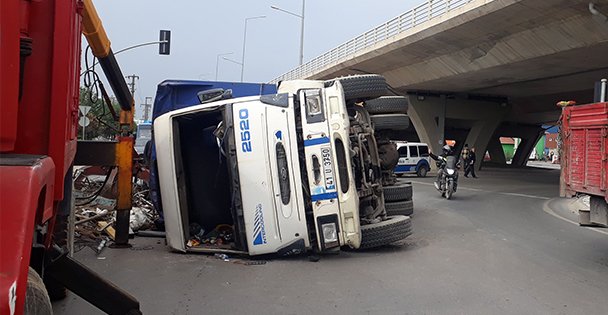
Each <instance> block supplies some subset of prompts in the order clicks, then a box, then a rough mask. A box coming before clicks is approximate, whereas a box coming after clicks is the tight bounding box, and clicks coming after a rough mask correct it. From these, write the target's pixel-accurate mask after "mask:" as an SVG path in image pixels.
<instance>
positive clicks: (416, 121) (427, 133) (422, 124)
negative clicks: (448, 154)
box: [407, 95, 445, 167]
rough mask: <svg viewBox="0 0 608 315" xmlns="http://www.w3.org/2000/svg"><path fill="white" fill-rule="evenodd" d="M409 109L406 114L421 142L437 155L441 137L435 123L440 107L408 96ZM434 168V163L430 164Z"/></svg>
mask: <svg viewBox="0 0 608 315" xmlns="http://www.w3.org/2000/svg"><path fill="white" fill-rule="evenodd" d="M409 103H410V104H409V107H408V110H407V114H408V115H409V117H410V121H411V122H412V125H414V128H415V129H416V133H417V134H418V137H419V138H420V141H421V142H424V143H427V144H428V145H429V147H430V149H431V151H433V153H435V154H437V153H438V152H441V147H442V145H440V144H439V142H440V141H441V136H440V135H439V133H438V132H437V131H438V129H439V126H438V124H437V122H436V121H435V119H436V118H438V117H439V116H440V106H439V103H438V102H431V101H429V100H427V99H422V98H421V99H420V100H419V99H417V98H416V95H410V96H409ZM444 117H445V115H444ZM431 164H432V165H433V166H432V167H434V163H431Z"/></svg>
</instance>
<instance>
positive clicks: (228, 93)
mask: <svg viewBox="0 0 608 315" xmlns="http://www.w3.org/2000/svg"><path fill="white" fill-rule="evenodd" d="M196 96H197V97H198V101H199V102H200V103H201V104H205V103H209V102H215V101H219V100H225V99H229V98H232V90H231V89H228V90H224V89H222V88H218V89H210V90H205V91H200V92H198V93H197V94H196Z"/></svg>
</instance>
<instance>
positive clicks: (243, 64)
mask: <svg viewBox="0 0 608 315" xmlns="http://www.w3.org/2000/svg"><path fill="white" fill-rule="evenodd" d="M263 18H266V16H265V15H260V16H254V17H248V18H245V32H244V34H243V55H242V56H241V82H243V75H244V74H245V45H246V43H247V21H249V20H255V19H263ZM224 59H226V58H224ZM227 60H230V59H227ZM231 61H232V60H231Z"/></svg>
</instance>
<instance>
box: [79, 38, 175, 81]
mask: <svg viewBox="0 0 608 315" xmlns="http://www.w3.org/2000/svg"><path fill="white" fill-rule="evenodd" d="M168 42H169V41H167V40H158V41H153V42H147V43H142V44H137V45H133V46H129V47H126V48H123V49H121V50H119V51H117V52H115V53H114V56H116V55H118V54H120V53H121V52H125V51H129V50H131V49H135V48H138V47H142V46H149V45H157V44H166V43H168ZM95 59H96V60H95V61H94V62H93V64H92V65H91V66H89V68H88V69H85V71H83V72H82V73H81V74H80V75H84V74H85V73H86V72H87V71H89V70H91V69H92V68H93V67H95V66H96V65H97V64H98V63H99V59H97V58H95Z"/></svg>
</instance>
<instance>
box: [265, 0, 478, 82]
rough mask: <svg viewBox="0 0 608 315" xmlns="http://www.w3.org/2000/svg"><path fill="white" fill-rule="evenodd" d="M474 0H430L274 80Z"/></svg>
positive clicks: (306, 71) (338, 58)
mask: <svg viewBox="0 0 608 315" xmlns="http://www.w3.org/2000/svg"><path fill="white" fill-rule="evenodd" d="M472 1H473V0H428V1H427V2H425V3H423V4H421V5H419V6H417V7H415V8H413V9H411V10H409V11H407V12H405V13H403V14H401V15H399V16H398V17H396V18H394V19H392V20H390V21H388V22H386V23H383V24H381V25H379V26H377V27H375V28H373V29H371V30H369V31H367V32H365V33H363V34H361V35H359V36H357V37H355V38H354V39H351V40H349V41H348V42H346V43H344V44H342V45H340V46H338V47H336V48H334V49H332V50H330V51H328V52H326V53H324V54H322V55H320V56H318V57H316V58H314V59H312V60H310V61H308V62H306V63H305V64H303V65H301V66H299V67H297V68H295V69H293V70H291V71H289V72H287V73H285V74H283V75H281V76H279V77H277V78H275V79H273V80H272V81H270V82H271V83H277V82H279V81H284V80H295V79H302V78H305V77H306V76H308V75H311V74H314V73H315V72H318V71H319V70H321V69H323V68H325V67H327V66H328V65H330V64H338V63H340V62H343V61H345V60H347V59H348V57H350V56H352V55H354V54H356V53H358V52H360V51H362V50H363V49H366V48H368V47H370V46H372V45H375V44H376V43H378V42H380V41H383V40H385V39H388V38H390V37H393V36H395V35H398V34H400V33H402V32H404V31H406V30H409V29H411V28H413V27H415V26H417V25H419V24H421V23H424V22H427V21H429V20H431V19H434V18H437V17H440V16H442V15H444V14H446V13H448V12H450V11H452V10H454V9H457V8H460V7H462V6H464V5H465V4H467V3H469V2H472Z"/></svg>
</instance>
